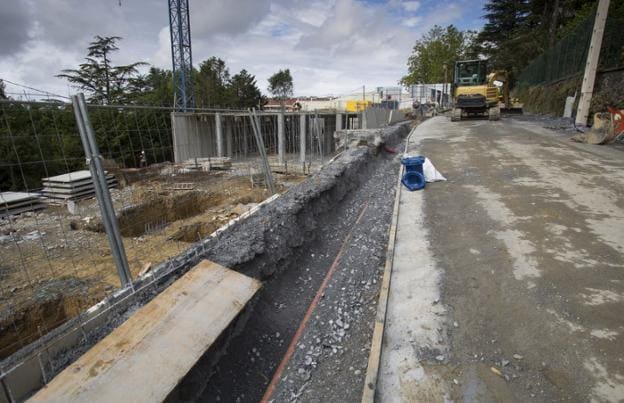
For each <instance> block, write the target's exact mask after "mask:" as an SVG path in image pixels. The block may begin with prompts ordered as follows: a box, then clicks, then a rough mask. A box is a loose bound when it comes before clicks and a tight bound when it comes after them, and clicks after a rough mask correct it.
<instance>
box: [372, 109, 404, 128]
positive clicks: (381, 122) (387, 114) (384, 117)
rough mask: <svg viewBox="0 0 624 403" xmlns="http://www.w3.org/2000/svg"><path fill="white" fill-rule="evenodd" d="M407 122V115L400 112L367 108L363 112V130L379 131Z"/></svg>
mask: <svg viewBox="0 0 624 403" xmlns="http://www.w3.org/2000/svg"><path fill="white" fill-rule="evenodd" d="M403 120H405V114H404V113H403V112H401V111H399V110H394V109H384V108H367V109H366V110H365V111H364V112H362V128H363V129H378V128H380V127H384V126H387V125H390V124H393V123H397V122H401V121H403Z"/></svg>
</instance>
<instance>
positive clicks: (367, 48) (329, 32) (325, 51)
mask: <svg viewBox="0 0 624 403" xmlns="http://www.w3.org/2000/svg"><path fill="white" fill-rule="evenodd" d="M482 6H483V0H421V1H406V0H190V8H191V31H192V42H193V61H194V64H195V65H197V64H199V62H201V61H202V60H204V59H206V58H208V57H210V56H213V55H214V56H217V57H220V58H222V59H224V60H225V61H226V63H227V65H228V67H229V68H230V72H231V73H232V74H234V73H236V72H238V71H239V70H240V69H243V68H245V69H247V70H248V71H250V72H251V73H252V74H254V75H255V76H256V78H257V80H258V85H259V87H260V88H261V90H262V91H263V92H265V93H266V87H267V81H266V79H267V77H269V76H270V75H271V74H272V73H274V72H276V71H277V70H278V69H281V68H290V70H291V73H292V74H293V78H294V84H295V94H296V95H328V94H334V95H338V94H347V93H351V92H353V93H355V92H360V91H361V87H362V85H366V86H367V87H368V88H373V87H376V86H384V85H396V83H397V81H398V80H399V79H400V77H401V76H402V75H404V74H405V72H406V65H405V63H406V60H407V57H408V56H409V53H410V50H411V48H412V46H413V44H414V41H415V40H416V39H418V38H419V37H420V36H421V34H422V33H424V32H426V31H428V30H429V29H430V28H431V27H432V26H433V25H434V24H438V25H448V24H455V25H456V26H458V27H459V28H460V29H478V28H480V27H481V26H482V24H483V21H482V20H481V15H482V14H483V12H482ZM168 23H169V20H168V11H167V0H2V1H0V78H3V79H6V80H10V81H13V82H16V83H19V84H25V85H28V86H31V87H34V88H39V89H44V90H47V91H50V92H54V93H59V94H63V95H68V94H69V93H70V92H74V91H73V89H71V88H69V86H68V85H67V83H66V82H65V81H63V80H61V79H59V78H55V77H54V75H55V74H58V72H59V71H60V70H61V69H64V68H75V67H76V66H77V65H78V64H79V63H81V61H82V59H83V58H84V55H85V53H86V52H85V49H86V47H87V45H88V43H89V41H90V40H91V39H92V38H93V36H94V35H101V36H121V37H123V38H124V39H123V40H122V41H121V42H120V43H119V47H120V51H119V52H117V54H115V55H114V58H113V62H114V63H118V64H124V63H130V62H134V61H138V60H142V61H146V62H148V63H150V64H152V65H155V66H157V67H162V68H169V69H170V68H171V51H170V40H169V28H168ZM7 91H9V92H21V91H26V92H29V90H24V89H20V88H19V87H15V86H13V85H10V84H7ZM12 95H13V96H16V95H15V94H12Z"/></svg>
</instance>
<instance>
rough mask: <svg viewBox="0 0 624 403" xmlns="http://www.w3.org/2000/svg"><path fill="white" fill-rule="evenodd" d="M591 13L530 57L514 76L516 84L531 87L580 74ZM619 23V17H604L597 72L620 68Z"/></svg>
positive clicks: (623, 52)
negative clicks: (541, 50) (566, 32)
mask: <svg viewBox="0 0 624 403" xmlns="http://www.w3.org/2000/svg"><path fill="white" fill-rule="evenodd" d="M595 16H596V15H595V13H593V14H591V15H590V16H588V17H587V18H586V19H584V20H582V21H581V22H580V23H579V24H578V25H577V26H576V27H575V28H574V29H573V30H572V31H571V32H570V33H569V34H568V35H566V36H565V37H564V38H562V39H561V40H560V41H559V42H558V43H557V44H556V45H555V46H554V47H552V48H550V49H548V50H547V51H545V52H544V53H542V54H541V55H540V56H538V57H537V58H536V59H535V60H533V61H532V62H531V63H530V64H529V66H527V67H526V68H525V69H524V71H523V72H522V73H521V74H520V76H519V77H518V84H519V85H520V86H532V85H538V84H544V83H549V82H554V81H558V80H561V79H565V78H569V77H572V76H575V75H577V74H581V73H582V72H583V69H584V68H585V62H586V59H587V52H588V49H589V45H590V41H591V36H592V31H593V28H594V20H595ZM623 25H624V20H623V19H622V18H620V17H619V16H616V15H609V16H608V18H607V21H606V26H605V31H604V36H603V41H602V48H601V50H600V61H599V66H598V70H599V71H604V70H610V69H618V68H624V43H623V42H622V40H621V29H622V28H621V27H622V26H623Z"/></svg>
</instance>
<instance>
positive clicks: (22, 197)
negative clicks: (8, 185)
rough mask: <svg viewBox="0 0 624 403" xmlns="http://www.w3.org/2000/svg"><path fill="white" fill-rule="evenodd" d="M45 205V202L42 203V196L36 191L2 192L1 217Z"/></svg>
mask: <svg viewBox="0 0 624 403" xmlns="http://www.w3.org/2000/svg"><path fill="white" fill-rule="evenodd" d="M45 207H46V206H45V204H43V203H41V197H40V196H39V195H38V194H36V193H24V192H2V193H0V217H8V216H10V215H16V214H21V213H25V212H28V211H35V210H41V209H44V208H45Z"/></svg>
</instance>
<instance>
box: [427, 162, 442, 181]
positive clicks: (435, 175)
mask: <svg viewBox="0 0 624 403" xmlns="http://www.w3.org/2000/svg"><path fill="white" fill-rule="evenodd" d="M423 173H424V174H425V181H427V182H438V181H445V180H446V178H445V177H444V176H442V174H441V173H440V172H438V170H437V169H435V167H434V166H433V163H432V162H431V160H430V159H429V158H425V163H424V164H423Z"/></svg>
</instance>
